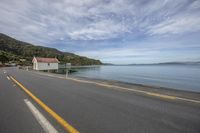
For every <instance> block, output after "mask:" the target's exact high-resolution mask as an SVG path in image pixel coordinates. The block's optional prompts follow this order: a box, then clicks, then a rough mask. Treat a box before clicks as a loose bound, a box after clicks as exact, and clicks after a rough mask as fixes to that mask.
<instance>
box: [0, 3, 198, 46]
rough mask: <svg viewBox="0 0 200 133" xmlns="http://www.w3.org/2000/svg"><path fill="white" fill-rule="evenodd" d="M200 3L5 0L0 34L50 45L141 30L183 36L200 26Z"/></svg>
mask: <svg viewBox="0 0 200 133" xmlns="http://www.w3.org/2000/svg"><path fill="white" fill-rule="evenodd" d="M198 5H199V2H198V1H195V0H194V1H191V0H183V1H182V0H178V1H172V0H165V1H164V2H163V1H159V0H151V1H145V0H144V1H136V0H135V1H133V0H82V1H79V0H73V1H71V0H58V1H47V0H34V1H29V0H20V2H16V1H14V0H11V1H6V0H2V1H1V4H0V7H1V9H0V14H1V15H0V16H1V21H0V25H1V32H5V33H8V34H12V35H14V36H17V37H19V38H20V39H23V40H27V41H32V42H37V40H39V41H38V42H44V43H46V44H48V43H49V42H52V41H53V40H56V39H59V38H68V39H71V40H106V39H112V38H117V37H120V36H121V35H122V34H138V33H137V31H140V32H142V33H143V34H149V35H155V34H168V33H169V34H170V33H172V34H182V33H188V32H195V31H199V30H200V29H199V25H200V24H199V23H200V19H199V18H200V13H199V12H198V11H199V9H200V7H199V6H198ZM182 27H184V28H182ZM17 31H20V32H21V33H18V32H17ZM23 36H24V37H23ZM44 36H46V37H44ZM29 39H30V40H29Z"/></svg>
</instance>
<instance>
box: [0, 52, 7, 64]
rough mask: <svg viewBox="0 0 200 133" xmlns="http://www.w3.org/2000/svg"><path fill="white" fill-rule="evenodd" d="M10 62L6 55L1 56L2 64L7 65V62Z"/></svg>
mask: <svg viewBox="0 0 200 133" xmlns="http://www.w3.org/2000/svg"><path fill="white" fill-rule="evenodd" d="M8 61H9V59H8V57H7V56H6V55H4V54H0V62H1V63H2V64H4V63H6V62H8Z"/></svg>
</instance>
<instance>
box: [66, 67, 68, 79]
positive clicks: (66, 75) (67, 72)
mask: <svg viewBox="0 0 200 133" xmlns="http://www.w3.org/2000/svg"><path fill="white" fill-rule="evenodd" d="M67 77H68V69H66V78H67Z"/></svg>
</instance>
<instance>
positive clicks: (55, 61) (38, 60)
mask: <svg viewBox="0 0 200 133" xmlns="http://www.w3.org/2000/svg"><path fill="white" fill-rule="evenodd" d="M34 59H36V61H37V62H44V63H60V61H59V60H58V59H57V58H41V57H34V58H33V61H34ZM33 61H32V62H33Z"/></svg>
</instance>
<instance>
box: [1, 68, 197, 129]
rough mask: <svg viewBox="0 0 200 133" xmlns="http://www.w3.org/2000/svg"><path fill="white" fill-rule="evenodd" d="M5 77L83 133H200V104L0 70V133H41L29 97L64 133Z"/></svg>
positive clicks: (7, 69) (16, 71) (31, 73)
mask: <svg viewBox="0 0 200 133" xmlns="http://www.w3.org/2000/svg"><path fill="white" fill-rule="evenodd" d="M4 70H5V71H6V73H4ZM7 76H13V77H14V78H15V79H16V80H17V81H19V82H20V83H21V84H23V85H24V86H25V87H26V88H27V89H28V90H29V91H31V92H32V93H33V94H34V95H35V96H37V97H38V98H39V99H40V100H42V101H43V102H44V103H45V104H46V105H47V106H48V107H50V108H51V109H52V110H54V111H55V112H56V113H57V114H59V115H60V116H61V117H62V118H63V119H65V120H66V121H67V122H68V123H69V124H70V125H72V126H73V127H74V128H75V129H77V130H78V131H79V132H81V133H200V104H198V103H192V102H186V101H177V100H172V99H165V98H158V97H154V96H146V95H142V94H138V93H135V92H130V91H124V90H120V89H112V88H108V87H103V86H98V85H95V84H89V83H80V82H76V81H71V80H66V79H60V78H55V77H49V76H45V75H39V74H37V73H34V72H28V71H24V70H18V69H16V68H0V105H1V108H0V132H1V133H27V132H29V133H39V132H44V131H43V129H42V128H41V126H40V124H38V122H37V121H36V119H35V118H34V116H33V115H32V113H31V112H30V110H29V109H28V107H27V106H26V105H25V103H24V99H29V100H30V101H31V102H32V103H33V104H34V105H35V106H36V108H38V109H39V110H40V111H41V112H42V114H43V115H44V116H45V117H46V118H47V119H48V120H49V121H50V123H52V125H53V126H54V127H55V128H56V129H57V130H58V131H59V132H64V130H63V128H62V126H60V125H59V124H58V123H57V122H56V121H55V120H54V119H52V117H51V116H49V115H48V114H47V113H46V112H45V111H44V110H43V109H42V108H41V107H40V106H38V105H37V103H35V102H34V101H33V100H31V98H30V97H29V96H28V95H27V94H26V93H25V92H23V91H22V90H21V89H20V87H19V86H17V85H16V84H15V83H14V82H13V81H11V80H8V79H7ZM13 85H14V86H13Z"/></svg>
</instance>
